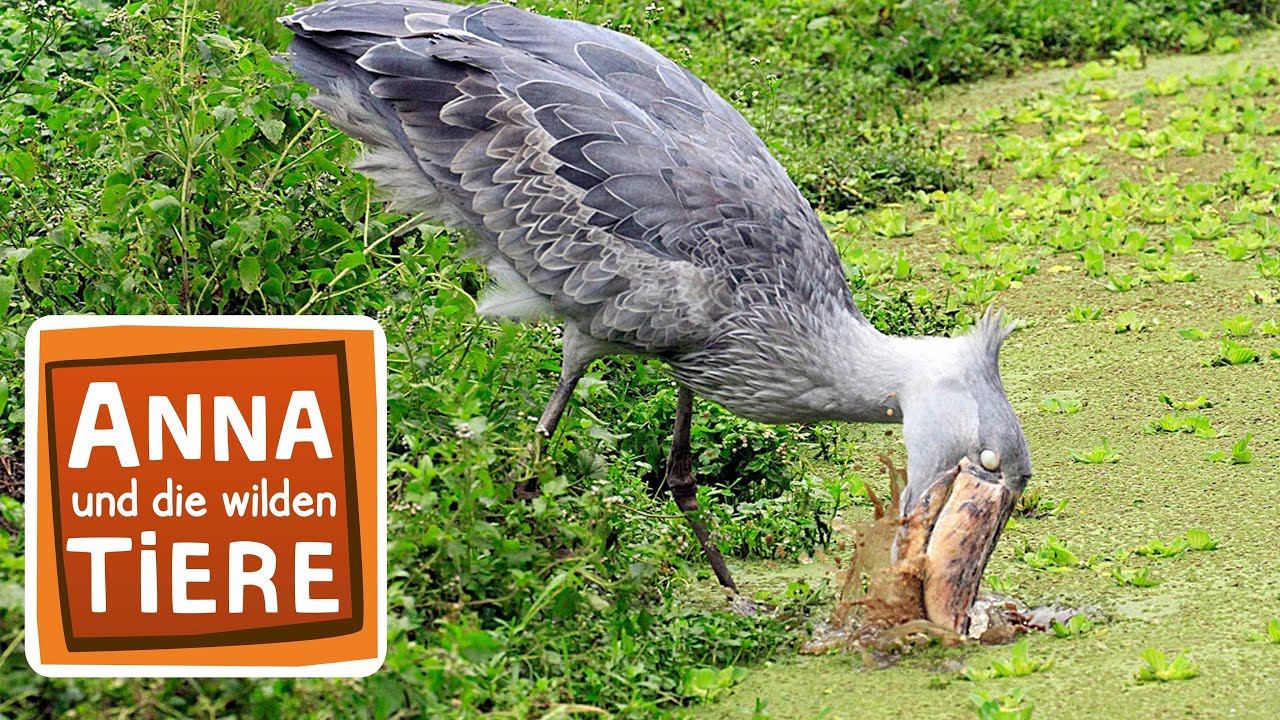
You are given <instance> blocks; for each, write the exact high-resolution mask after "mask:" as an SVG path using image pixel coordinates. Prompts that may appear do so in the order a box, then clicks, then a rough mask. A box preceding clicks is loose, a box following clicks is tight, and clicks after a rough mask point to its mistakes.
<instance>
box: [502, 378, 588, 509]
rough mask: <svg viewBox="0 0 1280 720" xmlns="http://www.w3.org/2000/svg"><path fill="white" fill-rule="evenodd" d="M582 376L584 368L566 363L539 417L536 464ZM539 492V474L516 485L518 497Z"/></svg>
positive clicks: (535, 435)
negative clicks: (544, 444)
mask: <svg viewBox="0 0 1280 720" xmlns="http://www.w3.org/2000/svg"><path fill="white" fill-rule="evenodd" d="M581 378H582V370H581V368H578V367H576V365H575V366H573V367H570V366H568V365H566V366H565V367H564V369H563V370H562V371H561V373H560V380H558V381H557V382H556V389H555V390H553V391H552V392H551V399H550V400H548V401H547V407H546V408H545V409H544V410H543V411H542V417H540V418H538V427H537V429H536V430H535V431H534V440H533V451H532V453H531V455H532V461H531V462H532V463H533V464H535V465H536V464H537V460H538V458H539V457H541V456H542V447H543V443H545V442H546V441H547V440H549V439H550V438H551V436H552V435H554V434H555V432H556V426H557V425H559V424H560V417H561V416H562V415H564V409H565V408H566V407H568V405H569V398H572V397H573V389H574V388H575V387H577V385H578V380H579V379H581ZM539 492H540V491H539V489H538V477H537V475H531V476H530V477H529V478H528V479H526V480H523V481H521V483H520V484H519V485H517V486H516V497H518V498H522V499H529V498H535V497H537V496H538V494H539Z"/></svg>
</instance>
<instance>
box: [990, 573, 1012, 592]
mask: <svg viewBox="0 0 1280 720" xmlns="http://www.w3.org/2000/svg"><path fill="white" fill-rule="evenodd" d="M1012 587H1013V585H1012V583H1010V582H1009V579H1008V578H1006V577H1004V576H1002V575H988V576H987V588H988V589H990V590H991V592H993V593H996V594H998V595H1007V594H1008V593H1009V591H1010V590H1011V589H1012Z"/></svg>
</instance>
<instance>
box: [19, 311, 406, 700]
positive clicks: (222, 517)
mask: <svg viewBox="0 0 1280 720" xmlns="http://www.w3.org/2000/svg"><path fill="white" fill-rule="evenodd" d="M385 347H386V344H385V339H384V337H383V335H382V331H381V328H379V327H378V325H377V323H375V322H373V321H372V320H369V319H367V318H362V317H351V318H348V317H341V318H326V317H321V318H290V319H274V318H248V317H243V318H231V317H218V318H215V317H188V318H170V317H145V318H132V317H131V318H118V317H117V318H93V317H54V318H44V319H41V320H40V321H38V322H36V323H35V324H34V325H33V326H32V328H31V330H30V332H29V333H28V335H27V351H26V352H27V485H28V487H27V496H26V497H27V500H26V502H27V510H26V517H27V545H26V547H27V583H26V585H27V635H28V642H27V655H28V660H29V661H30V663H31V665H32V667H33V668H35V669H36V670H37V671H38V672H41V673H42V674H46V675H58V676H76V675H82V676H84V675H108V676H155V675H218V676H235V675H245V676H251V675H270V676H281V675H296V676H344V675H345V676H357V675H366V674H369V673H371V672H373V671H375V670H376V669H377V668H378V667H379V666H380V665H381V664H382V658H383V655H384V653H385V645H386V613H385V607H386V567H385V566H386V545H385V537H386V500H385V498H386V477H385V473H386V467H385V455H386V363H385V354H386V350H385Z"/></svg>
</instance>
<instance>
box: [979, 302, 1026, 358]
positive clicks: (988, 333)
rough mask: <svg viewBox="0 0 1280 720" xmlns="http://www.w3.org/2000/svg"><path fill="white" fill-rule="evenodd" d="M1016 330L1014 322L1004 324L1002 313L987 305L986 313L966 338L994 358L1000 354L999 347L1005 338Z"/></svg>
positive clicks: (1016, 325) (1016, 326)
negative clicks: (971, 339) (969, 338)
mask: <svg viewBox="0 0 1280 720" xmlns="http://www.w3.org/2000/svg"><path fill="white" fill-rule="evenodd" d="M1017 329H1018V322H1017V321H1016V320H1014V321H1010V322H1007V323H1006V322H1005V321H1004V312H1003V311H1000V310H996V309H995V306H994V305H988V306H987V311H986V312H984V313H983V314H982V317H981V318H979V319H978V322H976V323H974V324H973V329H972V330H970V331H969V335H968V336H969V337H971V338H973V340H974V342H975V343H977V345H978V347H979V348H980V349H981V350H985V351H986V353H987V354H988V355H989V356H990V357H993V358H994V357H996V356H997V355H999V354H1000V346H1001V345H1002V344H1004V341H1005V338H1007V337H1009V335H1010V334H1011V333H1013V331H1014V330H1017Z"/></svg>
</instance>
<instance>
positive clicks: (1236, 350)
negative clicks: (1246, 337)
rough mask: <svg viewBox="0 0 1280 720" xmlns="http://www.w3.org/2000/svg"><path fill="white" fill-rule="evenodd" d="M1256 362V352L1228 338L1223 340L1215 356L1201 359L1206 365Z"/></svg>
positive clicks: (1223, 365)
mask: <svg viewBox="0 0 1280 720" xmlns="http://www.w3.org/2000/svg"><path fill="white" fill-rule="evenodd" d="M1256 362H1258V353H1256V352H1254V351H1253V350H1250V349H1249V348H1248V347H1247V346H1245V345H1241V344H1240V343H1236V342H1232V341H1230V340H1223V341H1222V346H1221V347H1220V348H1219V350H1218V354H1217V356H1215V357H1211V358H1207V359H1205V360H1204V361H1203V364H1204V365H1205V366H1206V367H1227V366H1233V365H1249V364H1251V363H1256Z"/></svg>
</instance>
